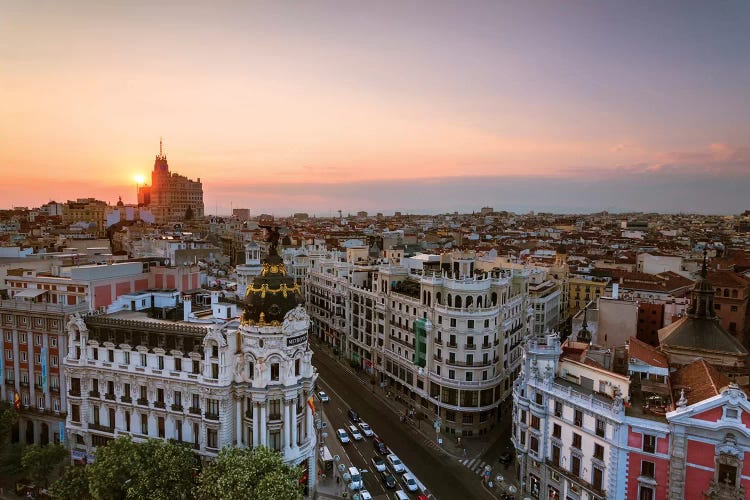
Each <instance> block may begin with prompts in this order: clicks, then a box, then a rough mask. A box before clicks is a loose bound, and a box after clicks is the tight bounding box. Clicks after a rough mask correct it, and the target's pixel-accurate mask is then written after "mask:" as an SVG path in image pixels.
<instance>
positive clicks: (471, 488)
mask: <svg viewBox="0 0 750 500" xmlns="http://www.w3.org/2000/svg"><path fill="white" fill-rule="evenodd" d="M313 364H314V365H315V366H316V367H317V368H318V371H319V373H320V379H319V381H318V387H319V388H320V389H322V390H324V391H326V392H327V393H328V395H329V396H330V397H331V401H330V402H329V403H326V404H324V405H323V406H324V408H325V409H324V411H325V414H326V416H327V417H328V418H329V419H330V421H331V426H332V427H333V429H328V439H327V441H330V440H332V439H333V440H336V439H337V438H336V436H335V431H336V429H337V428H343V427H347V426H348V425H350V424H349V419H348V417H347V415H346V413H347V411H348V409H349V408H353V409H354V410H356V411H357V413H359V415H360V417H361V418H362V419H363V420H365V421H366V422H367V423H369V424H370V425H371V426H372V428H373V430H374V431H375V433H376V434H377V435H378V436H380V437H381V438H382V439H383V440H384V441H385V443H386V445H387V446H388V447H389V448H391V449H392V450H393V452H394V453H395V454H396V455H398V457H399V458H400V459H401V460H402V461H403V462H404V464H405V465H406V466H407V467H408V468H409V469H410V470H411V471H412V472H413V473H414V475H415V476H416V477H417V479H418V480H419V481H420V482H421V483H422V484H424V485H425V487H426V488H427V491H428V493H429V494H431V496H432V498H438V499H454V498H492V496H491V495H489V494H488V493H487V492H486V491H485V490H484V488H482V485H481V480H480V478H479V477H478V476H477V475H475V474H473V473H472V472H471V471H470V470H469V469H467V468H465V467H464V466H463V465H462V464H461V463H460V462H459V461H457V460H455V459H453V458H451V457H449V456H447V455H445V454H444V453H442V452H441V451H439V450H435V449H434V447H433V445H432V443H431V442H428V441H427V439H426V438H425V437H424V436H423V435H422V434H420V433H418V432H417V431H416V430H415V429H414V428H413V427H412V426H408V425H405V424H402V423H400V422H399V420H398V418H397V417H396V415H395V414H394V413H393V412H392V411H391V410H390V409H388V408H384V407H382V405H381V404H380V403H379V401H378V399H376V398H373V397H371V396H370V393H371V391H372V386H371V385H370V384H365V383H364V382H363V381H362V380H361V379H360V378H359V377H356V376H352V374H351V372H349V371H348V370H345V369H344V368H343V367H342V366H341V365H340V364H339V363H338V362H337V361H335V360H334V359H332V358H331V357H330V355H329V354H328V352H327V351H324V350H321V349H316V350H315V355H314V356H313ZM316 404H320V403H319V401H316ZM427 425H429V424H427ZM344 448H345V449H346V450H347V453H348V454H349V455H350V459H351V461H352V462H354V465H355V466H357V467H359V468H360V469H366V470H367V471H368V472H366V473H364V474H363V477H364V481H365V486H366V488H367V489H368V491H370V493H371V494H373V496H376V495H380V496H381V498H383V496H382V495H384V494H385V493H386V490H385V487H384V486H383V482H382V480H381V479H380V476H379V474H375V473H374V467H373V466H372V463H371V461H370V459H371V458H372V457H373V456H375V450H374V449H373V446H372V438H365V439H364V440H363V441H361V442H359V443H356V442H352V443H349V444H347V445H345V446H344ZM342 461H345V459H344V458H342ZM347 465H350V464H347ZM389 497H393V494H392V493H391V494H390V495H389Z"/></svg>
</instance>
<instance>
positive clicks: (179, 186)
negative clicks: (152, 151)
mask: <svg viewBox="0 0 750 500" xmlns="http://www.w3.org/2000/svg"><path fill="white" fill-rule="evenodd" d="M138 205H140V206H144V207H148V208H149V209H150V210H151V212H152V213H153V215H154V218H155V220H156V222H157V223H158V224H165V223H167V222H172V221H175V222H176V221H184V220H190V219H200V218H202V217H203V214H204V212H203V184H201V180H200V177H199V178H198V180H197V181H193V180H191V179H188V178H187V177H185V176H183V175H179V174H177V173H171V172H170V171H169V164H168V163H167V155H166V154H165V153H164V144H163V142H162V140H161V139H160V140H159V154H158V155H156V158H155V159H154V170H153V171H152V172H151V185H150V186H142V187H139V188H138Z"/></svg>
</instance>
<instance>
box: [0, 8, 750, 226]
mask: <svg viewBox="0 0 750 500" xmlns="http://www.w3.org/2000/svg"><path fill="white" fill-rule="evenodd" d="M4 10H5V13H4V14H5V15H4V16H2V19H0V33H2V34H0V75H2V76H0V83H2V84H1V85H0V99H2V101H3V102H4V103H6V109H5V111H4V113H3V117H2V118H0V137H3V140H2V144H3V147H0V171H2V172H3V174H4V183H3V186H2V187H0V199H2V200H3V202H2V203H0V205H2V208H9V207H11V206H16V205H24V206H25V205H32V206H37V205H40V204H42V203H45V202H47V201H49V200H51V199H54V200H56V201H59V202H62V201H65V200H67V199H75V198H77V197H89V196H92V197H96V198H100V199H104V200H106V201H108V202H110V203H114V202H116V201H117V198H118V196H122V198H123V201H124V202H126V203H132V202H134V201H135V191H136V186H135V180H134V177H135V176H136V175H144V176H146V179H147V182H149V181H150V179H149V172H150V170H151V164H152V161H153V156H152V155H153V154H155V153H156V152H157V151H158V148H157V145H158V144H157V141H158V138H159V136H161V135H163V136H165V145H166V152H167V154H168V155H169V161H170V167H171V169H172V170H173V171H175V172H178V173H180V174H182V175H186V176H188V177H190V178H193V179H195V178H198V177H200V178H201V180H202V181H203V183H204V190H205V205H206V212H207V213H213V212H215V211H216V209H217V208H218V212H220V213H227V212H229V210H230V207H231V206H234V207H235V208H237V207H248V208H250V209H251V210H252V211H253V212H254V213H256V214H257V213H262V212H268V213H278V214H280V215H284V214H288V213H291V212H294V211H305V212H309V213H311V214H312V213H316V214H318V215H330V214H332V213H335V212H336V211H337V210H339V209H342V210H344V211H345V212H347V211H355V210H358V209H362V210H368V211H371V212H376V211H382V212H393V211H404V212H424V213H434V212H446V211H455V210H459V211H471V210H472V209H475V210H478V209H479V208H480V207H481V206H483V205H490V206H494V207H495V208H496V209H498V210H504V209H507V210H513V211H519V212H524V211H528V210H545V211H556V212H596V211H600V210H609V211H631V210H639V211H659V212H681V211H683V212H701V213H727V214H731V213H738V212H742V211H743V210H746V209H747V208H748V207H747V206H746V203H745V202H744V201H743V199H742V198H743V197H742V194H743V193H746V192H747V191H748V189H749V188H750V180H749V179H750V175H748V173H750V128H749V126H748V122H747V117H748V116H750V104H748V103H750V90H748V89H750V64H747V62H748V61H747V54H746V53H745V51H742V50H741V48H742V47H746V46H748V45H750V34H748V32H747V30H745V29H744V27H745V26H746V25H747V21H748V20H749V19H750V8H749V7H748V6H747V5H746V4H743V3H739V2H736V3H725V4H721V6H720V7H717V6H716V5H715V4H708V3H701V2H679V3H676V2H675V3H672V2H667V3H662V4H659V5H658V6H654V5H653V4H651V3H647V2H642V3H631V4H629V5H628V6H627V7H624V6H618V5H603V4H600V3H596V2H591V3H587V2H580V3H576V4H574V5H572V6H571V5H566V6H563V5H562V4H557V3H554V2H540V3H536V4H528V3H504V4H503V5H495V4H494V3H489V2H487V3H485V2H475V3H473V4H471V5H470V6H469V7H465V6H464V7H461V6H459V5H458V4H450V3H447V2H440V3H436V2H430V3H429V4H427V3H412V4H409V5H407V6H404V5H399V4H396V3H385V4H378V5H368V6H366V7H365V6H362V5H345V4H338V3H335V2H317V3H315V4H314V5H313V4H302V5H292V4H287V5H272V4H262V3H253V4H249V5H244V4H242V5H240V4H233V3H223V4H222V5H220V6H219V8H216V9H214V8H212V9H208V8H205V7H203V6H201V5H200V4H198V3H179V4H161V5H158V6H151V5H146V4H143V5H128V6H118V5H115V4H108V3H89V2H74V3H72V4H69V5H66V6H65V7H64V8H63V7H60V6H57V5H55V4H52V3H48V4H43V5H42V7H41V8H39V6H38V5H37V6H35V8H34V9H33V11H32V9H30V8H29V7H28V6H25V5H23V4H15V5H9V6H6V7H4ZM21 41H22V42H23V43H20V42H21Z"/></svg>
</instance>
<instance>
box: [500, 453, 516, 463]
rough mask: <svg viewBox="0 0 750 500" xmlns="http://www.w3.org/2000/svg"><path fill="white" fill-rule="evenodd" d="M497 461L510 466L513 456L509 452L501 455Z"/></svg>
mask: <svg viewBox="0 0 750 500" xmlns="http://www.w3.org/2000/svg"><path fill="white" fill-rule="evenodd" d="M497 461H498V462H500V463H501V464H505V465H508V464H509V463H511V462H512V461H513V454H511V453H510V452H509V451H506V452H505V453H503V454H501V455H500V457H499V458H498V459H497Z"/></svg>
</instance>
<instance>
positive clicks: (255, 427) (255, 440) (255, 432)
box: [253, 401, 260, 448]
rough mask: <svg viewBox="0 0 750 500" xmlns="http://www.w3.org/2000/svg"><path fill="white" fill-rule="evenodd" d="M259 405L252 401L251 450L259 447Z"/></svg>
mask: <svg viewBox="0 0 750 500" xmlns="http://www.w3.org/2000/svg"><path fill="white" fill-rule="evenodd" d="M259 413H260V405H259V404H258V403H257V402H255V401H253V448H255V447H257V446H259V445H260V433H259V432H258V431H259V430H260V415H259Z"/></svg>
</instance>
